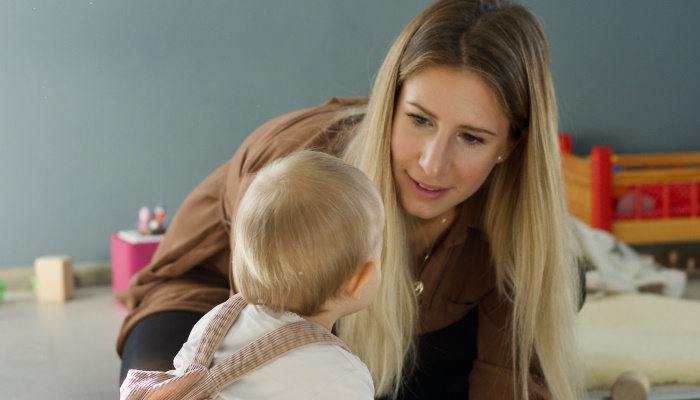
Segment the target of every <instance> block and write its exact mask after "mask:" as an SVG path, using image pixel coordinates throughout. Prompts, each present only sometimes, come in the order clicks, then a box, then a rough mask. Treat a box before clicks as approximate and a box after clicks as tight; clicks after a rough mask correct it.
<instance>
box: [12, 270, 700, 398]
mask: <svg viewBox="0 0 700 400" xmlns="http://www.w3.org/2000/svg"><path fill="white" fill-rule="evenodd" d="M686 297H689V298H694V299H700V279H698V278H695V279H691V281H690V284H689V286H688V291H687V292H686ZM125 315H126V312H125V311H124V309H122V308H121V307H120V306H118V305H116V304H115V303H114V301H113V299H112V292H111V288H110V287H109V286H96V287H84V288H79V289H77V290H76V296H75V298H74V299H72V300H70V301H68V302H66V303H61V304H39V303H37V302H36V299H35V297H34V294H33V293H32V292H30V291H10V292H8V293H6V294H5V299H4V301H3V302H2V303H0V321H2V325H3V329H0V339H1V340H0V399H2V400H34V399H52V400H62V399H71V400H82V399H89V400H99V399H117V398H118V397H119V396H118V389H117V384H118V383H117V381H118V371H119V358H118V357H117V354H116V352H115V350H114V342H115V339H116V334H117V330H118V328H119V326H120V324H121V321H122V319H123V318H124V316H125ZM677 389H680V390H681V391H687V390H689V388H677ZM694 390H697V388H695V389H694ZM674 391H676V390H674ZM591 395H592V398H593V397H595V398H605V395H606V393H604V392H603V393H600V392H598V393H595V394H594V393H591ZM657 398H659V399H661V398H665V399H671V398H688V397H673V396H672V397H657Z"/></svg>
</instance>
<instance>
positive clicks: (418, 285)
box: [413, 281, 425, 296]
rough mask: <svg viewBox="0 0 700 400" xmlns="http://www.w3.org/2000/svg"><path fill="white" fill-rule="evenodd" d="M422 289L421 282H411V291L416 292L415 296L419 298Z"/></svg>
mask: <svg viewBox="0 0 700 400" xmlns="http://www.w3.org/2000/svg"><path fill="white" fill-rule="evenodd" d="M424 288H425V287H424V286H423V281H415V282H413V290H414V291H415V292H416V296H420V294H421V293H423V289H424Z"/></svg>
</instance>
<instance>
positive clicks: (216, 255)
mask: <svg viewBox="0 0 700 400" xmlns="http://www.w3.org/2000/svg"><path fill="white" fill-rule="evenodd" d="M364 102H366V99H338V98H332V99H330V100H329V101H328V102H326V103H325V104H323V105H322V106H320V107H316V108H311V109H306V110H300V111H296V112H293V113H290V114H287V115H284V116H281V117H278V118H276V119H273V120H272V121H269V122H267V123H266V124H264V125H262V126H261V127H260V128H258V129H257V130H256V131H255V132H253V134H252V135H251V136H250V137H248V138H247V139H246V140H245V142H243V144H242V145H241V147H240V148H239V149H238V151H237V152H236V154H235V155H234V157H233V158H232V159H231V160H229V161H228V162H226V163H225V164H224V165H222V166H221V167H219V168H218V169H217V170H216V171H214V172H213V173H212V174H211V175H210V176H209V177H207V178H206V179H205V180H204V181H203V182H202V183H201V184H200V185H199V186H197V188H196V189H195V190H194V191H193V192H192V193H191V194H190V195H189V196H188V197H187V198H186V199H185V201H184V202H183V204H182V205H181V207H180V209H179V210H178V212H177V214H176V215H175V217H174V219H173V221H172V223H171V224H170V226H169V228H168V232H167V233H166V235H165V238H164V240H163V242H162V243H161V244H160V246H159V247H158V250H157V251H156V253H155V255H154V257H153V260H152V262H151V264H149V265H148V266H147V267H146V268H144V269H143V270H142V271H141V272H140V273H138V274H137V275H136V276H135V277H134V278H133V279H132V280H131V284H130V285H129V288H128V289H126V290H124V291H122V292H120V293H118V294H117V298H118V299H119V300H120V301H121V302H122V303H123V304H125V305H126V307H127V309H128V310H129V315H128V316H127V317H126V319H125V320H124V323H123V325H122V329H121V332H120V333H119V337H118V341H117V351H118V352H119V353H120V354H121V352H122V350H123V346H124V340H125V337H126V335H127V334H128V332H129V331H130V329H131V328H133V326H134V325H135V324H136V322H138V321H139V320H140V319H142V318H143V317H145V316H147V315H150V314H154V313H157V312H161V311H170V310H185V311H195V312H200V313H206V312H207V311H209V310H210V309H212V308H213V307H214V306H215V305H217V304H219V303H223V302H224V301H226V300H227V299H228V298H229V296H230V294H231V287H233V286H232V281H231V277H230V273H229V271H230V268H229V263H230V257H231V251H230V245H229V234H230V231H229V221H230V219H231V218H232V217H233V215H234V213H235V210H236V208H237V205H238V202H239V200H240V197H241V195H242V193H244V192H245V190H246V188H247V187H248V185H249V184H250V182H251V181H252V179H253V178H254V176H255V174H256V172H257V171H258V170H260V168H262V167H263V166H264V165H265V164H266V163H268V162H269V161H271V160H274V159H276V158H279V157H282V156H284V155H286V154H289V153H291V152H294V151H297V150H301V149H309V148H313V149H317V150H320V151H324V152H327V153H330V154H336V155H337V151H338V150H337V149H338V147H339V146H338V145H339V141H341V142H342V138H339V136H338V133H337V132H338V131H337V130H334V129H326V128H329V125H330V121H331V120H333V119H334V116H335V115H336V114H335V112H336V111H339V110H342V109H343V108H345V107H347V106H349V105H354V104H359V103H364ZM341 147H342V146H341ZM483 192H484V191H483V190H480V191H478V192H477V193H476V194H475V195H473V196H472V197H471V198H470V199H468V200H467V201H466V202H464V203H463V204H462V206H461V207H462V208H461V212H460V213H459V218H458V219H457V220H456V221H455V222H454V224H453V226H452V227H451V229H450V231H449V232H448V233H447V234H446V236H445V237H444V238H443V239H442V240H441V241H440V242H439V243H438V244H436V246H435V248H434V249H433V251H432V256H431V257H430V259H428V261H427V263H426V265H425V267H424V268H423V271H422V273H421V276H420V278H419V279H420V280H421V281H422V282H423V284H424V290H423V292H422V293H421V294H420V296H419V304H420V309H419V313H420V327H419V333H427V332H433V331H437V330H440V329H442V328H445V327H447V326H449V325H451V324H453V323H455V322H456V321H458V320H460V319H462V318H463V317H465V316H466V315H467V314H468V313H469V312H470V311H472V310H473V309H474V308H475V307H478V325H477V340H476V342H477V343H476V349H477V359H476V360H475V361H474V366H473V369H472V371H471V374H470V376H469V377H464V378H465V379H469V387H470V389H469V391H470V398H471V399H482V398H483V399H501V398H505V399H512V398H514V395H513V393H514V388H513V371H512V370H511V366H512V364H511V362H512V361H511V357H510V348H511V347H510V331H509V330H508V329H507V326H508V321H509V316H510V307H509V303H508V302H506V301H505V300H503V299H501V298H500V297H499V296H498V295H497V293H496V290H495V288H494V276H493V274H492V268H491V265H490V250H489V246H488V243H487V241H486V240H485V238H484V236H483V234H482V231H481V219H482V214H481V212H482V210H483V209H484V193H483ZM533 378H534V379H535V380H536V381H539V380H540V379H539V377H536V376H533ZM531 386H532V389H533V392H532V394H531V397H530V398H531V399H533V398H547V394H546V392H545V391H544V388H543V387H542V386H541V385H531Z"/></svg>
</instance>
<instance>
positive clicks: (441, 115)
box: [391, 67, 510, 219]
mask: <svg viewBox="0 0 700 400" xmlns="http://www.w3.org/2000/svg"><path fill="white" fill-rule="evenodd" d="M508 131H509V123H508V119H507V118H506V116H505V114H504V113H503V111H502V110H501V107H500V106H499V104H498V103H497V102H496V99H495V97H494V95H493V93H492V91H491V90H490V88H489V87H488V86H487V85H486V84H485V83H484V82H483V81H482V79H481V78H480V77H478V76H477V75H475V74H474V73H471V72H465V71H461V70H457V69H451V68H445V67H428V68H426V69H424V70H422V71H419V72H417V73H415V74H414V75H413V76H411V77H410V78H409V79H407V80H406V81H405V82H404V85H403V87H402V88H401V91H400V92H399V95H398V97H397V99H396V105H395V109H394V121H393V125H392V134H391V163H392V168H393V174H394V180H395V182H396V187H397V191H398V195H399V198H400V200H401V204H402V205H403V207H404V209H406V211H407V212H408V213H409V214H411V215H413V216H415V217H418V218H420V219H433V218H439V217H441V216H442V215H443V214H445V213H446V212H448V211H450V210H451V209H453V208H454V207H455V206H456V205H458V204H459V203H461V202H463V201H464V200H466V199H467V198H469V196H471V195H472V194H474V192H476V190H477V189H479V187H481V185H482V184H483V183H484V181H485V180H486V178H487V177H488V175H489V173H490V172H491V170H492V169H493V167H494V166H495V165H496V164H497V163H498V162H501V161H502V160H505V158H506V156H507V155H508V154H507V153H508V150H509V144H510V143H509V139H508ZM499 156H501V157H502V160H500V161H499V160H498V157H499Z"/></svg>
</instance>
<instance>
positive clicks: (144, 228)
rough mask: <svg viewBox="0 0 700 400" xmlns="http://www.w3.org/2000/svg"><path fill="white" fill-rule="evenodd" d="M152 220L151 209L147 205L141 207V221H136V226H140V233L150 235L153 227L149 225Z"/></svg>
mask: <svg viewBox="0 0 700 400" xmlns="http://www.w3.org/2000/svg"><path fill="white" fill-rule="evenodd" d="M150 222H151V210H150V209H149V208H148V207H146V206H143V207H141V210H139V222H137V223H136V228H138V230H139V233H141V234H142V235H150V234H151V228H150V227H149V226H148V225H149V223H150Z"/></svg>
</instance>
